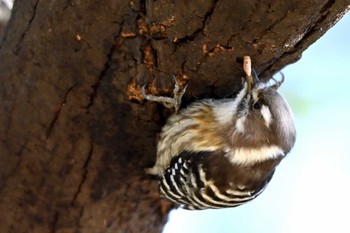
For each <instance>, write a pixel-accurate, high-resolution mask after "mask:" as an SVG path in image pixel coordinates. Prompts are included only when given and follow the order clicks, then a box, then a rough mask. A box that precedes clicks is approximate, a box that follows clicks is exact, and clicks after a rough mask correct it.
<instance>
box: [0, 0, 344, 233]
mask: <svg viewBox="0 0 350 233" xmlns="http://www.w3.org/2000/svg"><path fill="white" fill-rule="evenodd" d="M348 6H349V0H339V1H334V0H333V1H327V0H320V1H318V3H317V5H315V1H311V0H291V1H273V0H266V1H246V0H244V1H243V0H237V1H232V0H192V1H185V0H178V1H170V0H158V1H152V0H149V1H145V0H142V1H134V0H130V1H125V0H105V1H97V0H85V1H78V0H65V1H64V0H56V1H39V0H16V2H15V5H14V9H13V12H12V16H11V19H10V21H9V24H8V27H7V29H6V31H5V34H4V38H3V41H2V43H1V45H0V46H1V47H0V61H1V63H0V78H1V83H0V112H1V114H0V196H1V198H0V232H15V233H22V232H35V233H47V232H65V233H67V232H68V233H69V232H82V233H85V232H86V233H92V232H114V233H119V232H120V233H126V232H127V233H128V232H130V233H132V232H138V233H142V232H147V233H149V232H160V231H161V229H162V225H163V224H164V223H165V220H166V218H167V213H168V211H169V210H170V209H171V205H169V204H168V203H167V202H166V201H162V200H161V199H160V196H159V194H158V188H157V185H158V184H157V181H156V180H154V179H152V178H151V177H149V176H147V175H146V174H145V173H144V168H145V167H148V166H151V165H152V163H153V162H154V161H155V154H156V153H155V149H156V141H157V133H158V132H159V131H160V129H161V126H162V125H163V124H164V121H165V119H166V117H167V116H168V115H169V114H170V112H171V111H169V110H165V109H164V108H163V107H160V106H159V105H157V104H154V103H143V101H142V97H141V95H140V86H142V85H143V84H147V83H149V85H148V86H147V92H148V93H150V94H169V95H170V94H171V90H172V86H173V80H172V75H173V74H174V75H175V76H177V78H178V79H179V81H180V83H181V84H182V85H183V84H184V83H185V82H189V86H188V89H187V92H186V95H185V97H184V100H185V102H187V103H188V102H191V101H193V100H195V99H197V98H203V97H215V98H220V97H224V96H228V95H232V94H233V93H234V92H236V91H237V90H238V88H239V87H240V85H241V77H242V76H243V72H242V69H241V64H239V63H238V62H237V58H238V57H242V56H243V55H250V56H251V57H252V59H253V65H254V66H255V68H256V70H257V72H258V73H260V76H261V77H263V78H268V77H269V75H271V74H272V73H274V72H275V71H277V70H279V69H281V68H282V67H283V66H285V65H286V64H289V63H291V62H294V61H296V60H298V59H299V58H300V55H301V53H302V52H303V51H304V50H305V49H306V48H307V47H308V46H309V45H310V44H312V43H313V42H314V41H315V40H317V39H318V38H319V37H320V36H322V35H323V34H324V33H325V32H326V31H327V30H328V29H329V28H330V27H331V26H333V25H334V23H336V22H337V21H338V20H339V19H340V18H341V17H342V15H343V14H345V12H346V9H347V8H348ZM287 78H288V77H287ZM300 82H302V80H300Z"/></svg>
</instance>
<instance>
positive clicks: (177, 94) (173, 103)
mask: <svg viewBox="0 0 350 233" xmlns="http://www.w3.org/2000/svg"><path fill="white" fill-rule="evenodd" d="M174 80H175V87H174V91H173V97H166V96H154V95H147V94H146V93H145V86H146V85H144V86H143V87H142V89H141V91H142V96H143V98H145V99H146V100H148V101H152V102H158V103H161V104H163V106H164V107H166V108H175V112H177V111H178V110H179V108H180V105H181V99H182V96H183V95H184V94H185V92H186V88H187V85H186V86H185V87H184V88H183V89H182V90H180V87H179V83H178V82H177V80H176V78H175V77H174Z"/></svg>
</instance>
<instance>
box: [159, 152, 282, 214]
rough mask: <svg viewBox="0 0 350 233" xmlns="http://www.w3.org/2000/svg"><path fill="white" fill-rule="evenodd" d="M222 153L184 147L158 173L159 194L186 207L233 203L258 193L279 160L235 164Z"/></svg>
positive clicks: (227, 205)
mask: <svg viewBox="0 0 350 233" xmlns="http://www.w3.org/2000/svg"><path fill="white" fill-rule="evenodd" d="M223 153H224V152H223V151H220V150H216V151H203V152H196V153H193V152H187V151H185V152H182V153H181V154H179V155H178V156H176V157H174V158H173V159H172V160H171V163H170V166H169V167H168V168H167V169H166V170H165V172H164V174H163V176H162V177H161V181H160V192H161V194H162V195H163V196H164V197H166V198H168V199H169V200H171V201H173V202H176V203H178V204H180V205H181V206H182V207H183V208H185V209H213V208H214V209H215V208H225V207H235V206H238V205H241V204H243V203H245V202H247V201H250V200H252V199H254V198H255V197H257V196H258V195H259V194H260V193H261V192H262V191H263V190H264V188H265V187H266V185H267V184H268V182H269V181H270V179H271V178H272V175H273V173H274V168H275V166H276V165H277V164H278V163H279V160H277V159H275V160H271V161H264V162H261V163H258V164H254V165H249V166H242V165H238V164H237V165H235V164H232V163H231V162H229V160H228V159H227V158H226V157H225V156H223Z"/></svg>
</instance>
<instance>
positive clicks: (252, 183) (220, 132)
mask: <svg viewBox="0 0 350 233" xmlns="http://www.w3.org/2000/svg"><path fill="white" fill-rule="evenodd" d="M243 70H244V72H245V74H246V77H245V81H244V83H243V85H242V88H241V90H240V91H239V92H238V93H237V94H236V95H235V96H234V97H233V98H224V99H200V100H196V101H194V102H193V103H191V104H190V105H189V106H187V107H186V108H183V109H180V105H181V98H182V97H183V95H184V93H185V91H186V87H187V86H186V87H185V88H183V89H182V90H180V88H179V85H178V83H177V81H176V79H175V88H174V96H173V97H164V96H153V95H147V94H146V93H145V86H143V87H142V95H143V97H144V98H145V99H146V100H148V101H152V102H160V103H162V104H163V105H164V106H165V107H167V108H175V112H174V113H173V114H172V115H171V116H170V117H169V118H168V119H167V121H166V123H165V125H164V126H163V128H162V130H161V133H160V139H159V141H158V144H157V156H156V163H155V165H154V166H153V167H151V168H147V169H146V173H147V174H150V175H154V176H157V177H158V179H159V191H160V193H161V195H162V196H163V197H165V198H167V199H168V200H170V201H172V202H174V203H176V204H178V205H179V206H180V207H182V208H184V209H189V210H203V209H218V208H227V207H236V206H239V205H242V204H244V203H246V202H248V201H251V200H253V199H255V198H256V197H257V196H259V195H260V194H261V193H262V192H263V191H264V189H265V188H266V187H267V185H268V183H269V182H270V180H271V178H272V176H273V174H274V172H275V168H276V167H277V166H278V164H279V163H280V162H281V160H282V159H283V158H285V156H286V155H287V154H288V153H289V152H290V151H291V149H292V147H293V146H294V144H295V140H296V129H295V123H294V117H293V113H292V110H291V108H290V106H289V105H288V103H287V101H286V99H285V98H284V97H283V96H282V95H281V94H279V93H278V91H277V90H278V88H279V87H280V86H281V84H282V83H283V81H284V76H283V75H282V80H281V81H276V80H275V79H273V80H274V81H275V83H274V84H270V83H268V82H262V81H260V80H259V78H258V77H257V75H256V73H255V71H254V69H253V68H252V66H251V58H250V57H249V56H244V57H243Z"/></svg>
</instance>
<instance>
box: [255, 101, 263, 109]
mask: <svg viewBox="0 0 350 233" xmlns="http://www.w3.org/2000/svg"><path fill="white" fill-rule="evenodd" d="M261 107H262V103H261V102H260V101H256V102H255V103H254V105H253V108H254V110H260V109H261Z"/></svg>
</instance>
